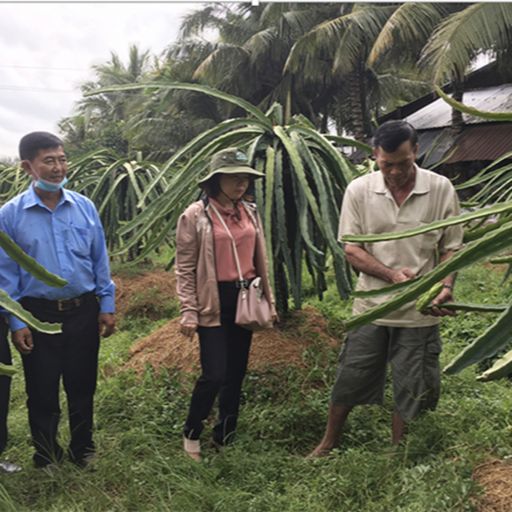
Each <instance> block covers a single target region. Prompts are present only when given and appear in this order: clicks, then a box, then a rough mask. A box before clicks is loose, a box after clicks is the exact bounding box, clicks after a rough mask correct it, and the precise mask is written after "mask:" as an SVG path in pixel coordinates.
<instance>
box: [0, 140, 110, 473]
mask: <svg viewBox="0 0 512 512" xmlns="http://www.w3.org/2000/svg"><path fill="white" fill-rule="evenodd" d="M19 151H20V158H21V165H22V166H23V168H24V169H25V171H26V172H27V173H28V174H29V175H30V176H31V177H32V184H31V186H30V187H29V188H28V190H27V191H25V192H23V193H22V194H20V195H18V196H16V197H15V198H14V199H12V200H11V201H9V202H8V203H6V204H5V205H4V206H3V207H2V208H1V209H0V229H1V230H3V231H5V232H6V233H7V234H8V235H9V236H10V237H11V238H12V239H13V240H14V241H15V242H16V243H17V244H18V245H19V246H20V247H21V248H22V249H23V250H24V251H25V252H26V253H27V254H29V255H30V256H32V257H33V258H34V259H35V260H36V261H37V262H38V263H40V264H41V265H43V266H44V267H46V268H47V269H48V270H49V271H50V272H53V273H55V274H57V275H60V276H61V277H63V278H64V279H66V280H67V281H68V284H67V285H66V286H64V287H63V288H52V287H50V286H47V285H45V284H44V283H42V282H41V281H38V280H37V279H36V278H35V277H34V276H32V275H31V274H29V273H28V272H26V271H24V270H23V269H21V268H20V267H19V266H18V265H17V264H16V263H14V262H13V261H12V260H9V259H8V258H5V257H4V258H3V259H2V260H1V261H0V264H1V265H2V270H3V274H4V277H3V281H6V282H5V283H4V284H5V288H6V291H7V292H8V293H9V294H10V295H11V296H13V297H14V298H15V299H16V300H18V301H19V302H20V303H21V304H22V305H23V306H24V307H25V308H26V309H28V310H29V311H30V312H31V313H32V314H33V315H34V316H35V317H36V318H39V319H40V320H43V321H46V322H58V323H61V324H62V327H63V332H62V334H56V335H48V334H43V333H39V332H36V331H31V330H30V329H29V328H28V327H27V326H26V325H25V324H24V323H23V322H22V321H21V320H19V319H18V318H16V317H14V316H10V317H9V324H10V328H11V331H12V341H13V343H14V345H15V346H16V348H17V349H18V351H19V352H20V353H21V354H22V359H23V369H24V373H25V385H26V391H27V395H28V400H27V406H28V415H29V424H30V429H31V433H32V441H33V444H34V447H35V449H36V452H35V454H34V463H35V465H36V466H37V467H44V466H47V465H48V464H51V463H55V462H60V461H61V459H62V457H63V450H62V448H61V447H60V446H59V444H58V441H57V427H58V422H59V418H60V407H59V385H60V379H61V378H62V380H63V384H64V390H65V392H66V397H67V405H68V414H69V426H70V432H71V442H70V446H69V451H68V453H69V456H70V458H71V460H72V461H73V462H75V463H76V464H77V465H79V466H85V465H86V464H87V463H88V462H89V461H90V460H91V456H92V455H93V454H94V452H95V447H94V442H93V439H92V429H93V397H94V392H95V388H96V376H97V368H98V350H99V335H100V334H101V335H103V336H110V334H112V333H113V332H114V329H115V318H114V310H115V306H114V292H115V285H114V283H113V281H112V279H111V277H110V268H109V259H108V254H107V249H106V244H105V236H104V233H103V228H102V225H101V222H100V219H99V216H98V212H97V210H96V208H95V206H94V204H93V203H92V202H91V201H90V200H89V199H87V198H86V197H84V196H83V195H81V194H78V193H76V192H72V191H69V190H66V189H65V188H64V185H65V184H66V182H67V178H66V173H67V169H68V167H67V161H66V155H65V153H64V148H63V145H62V142H61V140H60V139H59V138H58V137H56V136H55V135H52V134H50V133H47V132H33V133H29V134H28V135H25V136H24V137H23V138H22V139H21V141H20V145H19Z"/></svg>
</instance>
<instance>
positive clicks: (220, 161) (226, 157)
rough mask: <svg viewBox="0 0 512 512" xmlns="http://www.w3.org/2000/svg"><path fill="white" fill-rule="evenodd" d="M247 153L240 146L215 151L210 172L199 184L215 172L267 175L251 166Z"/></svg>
mask: <svg viewBox="0 0 512 512" xmlns="http://www.w3.org/2000/svg"><path fill="white" fill-rule="evenodd" d="M248 162H249V159H248V158H247V155H246V154H245V153H244V152H243V151H240V150H239V149H238V148H227V149H223V150H222V151H219V152H218V153H215V154H214V155H213V156H212V159H211V160H210V165H209V166H208V173H207V174H206V176H204V178H201V179H200V180H199V181H198V182H197V184H198V185H202V184H203V183H205V182H207V181H208V180H209V179H210V178H211V177H212V176H213V175H215V174H250V175H252V176H254V177H255V178H262V177H263V176H265V175H264V174H263V173H262V172H260V171H257V170H256V169H253V168H252V167H249V165H248Z"/></svg>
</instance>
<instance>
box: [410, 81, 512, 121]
mask: <svg viewBox="0 0 512 512" xmlns="http://www.w3.org/2000/svg"><path fill="white" fill-rule="evenodd" d="M462 102H463V103H464V104H466V105H468V106H470V107H475V108H477V109H478V110H484V111H486V112H511V111H512V84H503V85H496V86H493V87H483V88H481V89H474V90H472V91H467V92H465V93H464V97H463V99H462ZM451 119H452V108H451V107H450V106H449V105H448V103H446V102H445V101H443V100H442V99H441V98H439V99H437V100H436V101H434V102H432V103H430V104H429V105H427V106H426V107H423V108H421V109H420V110H418V111H416V112H414V114H411V115H410V116H408V117H406V118H405V120H406V121H408V122H409V123H411V124H412V125H413V126H414V127H415V128H416V129H417V130H428V129H432V128H444V127H446V126H450V125H451ZM463 119H464V122H465V123H466V124H483V123H488V122H492V121H487V120H485V119H482V118H480V117H473V116H469V115H467V114H463Z"/></svg>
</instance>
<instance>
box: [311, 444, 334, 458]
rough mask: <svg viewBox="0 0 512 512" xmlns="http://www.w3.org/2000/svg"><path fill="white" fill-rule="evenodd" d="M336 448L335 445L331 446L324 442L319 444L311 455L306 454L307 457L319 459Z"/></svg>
mask: <svg viewBox="0 0 512 512" xmlns="http://www.w3.org/2000/svg"><path fill="white" fill-rule="evenodd" d="M333 449H334V446H331V447H330V448H329V447H327V446H324V445H323V444H319V445H318V446H317V447H316V448H315V449H314V450H313V451H312V452H311V453H310V454H309V455H306V459H319V458H321V457H327V455H329V454H330V453H331V451H332V450H333Z"/></svg>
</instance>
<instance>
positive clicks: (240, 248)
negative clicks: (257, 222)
mask: <svg viewBox="0 0 512 512" xmlns="http://www.w3.org/2000/svg"><path fill="white" fill-rule="evenodd" d="M210 202H211V203H213V204H214V205H215V207H216V208H217V210H218V211H219V213H220V214H221V216H222V218H223V219H224V222H225V223H226V224H227V226H228V228H229V230H230V231H231V235H232V236H233V238H234V239H235V244H236V249H237V252H238V258H239V260H240V267H241V270H242V276H243V278H244V279H252V278H253V277H256V268H255V266H254V251H255V249H256V228H255V227H254V224H253V222H252V220H251V218H250V217H249V214H248V213H247V210H246V209H245V208H244V207H243V206H242V205H239V206H238V212H239V213H240V219H238V218H237V217H236V209H235V208H226V207H225V206H222V205H221V204H220V203H219V202H218V201H216V200H215V199H212V198H210ZM210 217H211V219H212V222H213V241H214V245H215V266H216V270H217V281H238V280H239V275H238V270H237V268H236V261H235V256H234V254H233V245H232V243H231V238H230V237H229V235H228V233H226V230H225V229H224V226H223V225H222V223H221V221H220V220H219V218H218V217H217V214H216V213H215V212H214V211H212V210H210Z"/></svg>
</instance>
